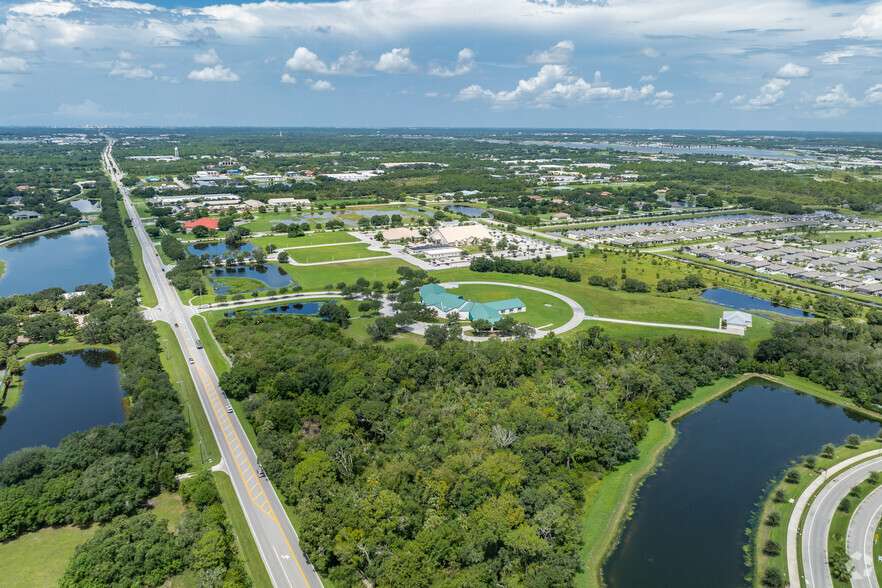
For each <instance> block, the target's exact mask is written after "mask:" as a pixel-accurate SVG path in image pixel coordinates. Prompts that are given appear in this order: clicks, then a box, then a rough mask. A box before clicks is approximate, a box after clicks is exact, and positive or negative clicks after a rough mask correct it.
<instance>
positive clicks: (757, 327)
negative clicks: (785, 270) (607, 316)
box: [564, 316, 774, 349]
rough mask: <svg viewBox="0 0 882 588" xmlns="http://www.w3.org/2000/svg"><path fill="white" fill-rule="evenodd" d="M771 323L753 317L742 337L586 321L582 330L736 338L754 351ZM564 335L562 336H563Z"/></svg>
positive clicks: (631, 335) (644, 336)
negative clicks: (591, 328) (751, 324)
mask: <svg viewBox="0 0 882 588" xmlns="http://www.w3.org/2000/svg"><path fill="white" fill-rule="evenodd" d="M773 324H774V322H773V321H770V320H768V319H765V318H762V317H758V316H754V317H753V326H752V327H750V328H748V329H747V330H746V331H745V333H744V335H743V336H738V335H736V334H734V333H713V332H710V331H692V330H688V329H676V328H669V327H653V326H648V325H628V324H623V323H608V322H605V321H593V320H591V319H586V320H585V321H583V322H582V328H584V329H587V328H590V327H593V326H597V327H600V328H601V329H603V330H604V331H605V332H606V333H607V334H608V335H609V336H610V337H613V338H626V339H630V338H635V337H640V338H642V339H649V338H658V337H668V336H670V335H677V336H678V337H701V338H709V339H715V340H724V339H732V338H737V339H738V340H739V341H741V342H742V343H744V344H745V345H746V346H747V347H748V349H754V348H755V347H756V346H757V345H758V344H759V342H760V341H762V340H764V339H768V338H769V335H770V334H771V332H772V325H773ZM565 335H566V334H564V336H565Z"/></svg>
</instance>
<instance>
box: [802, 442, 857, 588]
mask: <svg viewBox="0 0 882 588" xmlns="http://www.w3.org/2000/svg"><path fill="white" fill-rule="evenodd" d="M872 453H873V451H866V452H864V453H859V454H858V455H855V456H854V457H850V458H848V459H846V460H845V461H841V462H839V463H837V464H836V465H834V466H832V467H831V468H830V469H828V470H827V476H832V475H834V474H836V473H837V472H840V471H842V470H843V469H845V468H847V467H849V466H851V465H853V464H855V463H857V462H859V461H861V460H862V459H867V457H869V456H870V455H871V454H872ZM825 480H826V478H825V477H824V476H819V477H818V478H817V479H815V480H814V481H813V482H812V483H811V484H809V485H808V486H807V487H806V489H805V490H803V492H802V494H800V495H799V498H797V499H796V504H795V505H794V506H793V513H792V514H791V515H790V522H789V523H788V524H787V540H786V541H785V545H786V548H787V572H788V575H789V577H790V585H791V586H802V582H800V574H799V557H798V556H797V553H798V552H799V547H800V540H799V534H800V532H801V529H800V527H799V522H800V520H801V519H802V512H803V511H804V510H805V507H806V504H808V501H809V498H811V497H812V495H813V494H814V493H815V492H816V491H817V490H818V488H820V487H821V485H823V484H824V481H825Z"/></svg>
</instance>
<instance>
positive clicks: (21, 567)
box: [0, 525, 98, 588]
mask: <svg viewBox="0 0 882 588" xmlns="http://www.w3.org/2000/svg"><path fill="white" fill-rule="evenodd" d="M97 530H98V527H97V525H96V526H93V527H91V528H89V529H80V528H77V527H57V528H55V527H50V528H47V529H42V530H40V531H37V532H35V533H27V534H25V535H22V536H21V537H19V538H18V539H15V540H14V541H10V542H8V543H3V544H2V545H0V578H3V582H2V583H3V586H6V587H7V588H31V587H32V586H57V585H58V581H59V580H60V579H61V576H62V575H63V574H64V570H65V568H67V562H68V560H70V558H71V557H72V556H73V553H74V550H75V549H76V548H77V546H78V545H80V544H82V543H85V542H86V540H88V539H89V538H90V537H91V536H92V535H94V534H95V531H97Z"/></svg>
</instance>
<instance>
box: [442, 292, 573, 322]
mask: <svg viewBox="0 0 882 588" xmlns="http://www.w3.org/2000/svg"><path fill="white" fill-rule="evenodd" d="M447 291H448V292H450V293H451V294H459V295H460V296H462V297H463V298H466V299H468V300H473V301H475V302H493V301H495V300H505V299H507V298H520V299H521V301H522V302H523V303H524V304H525V305H526V306H527V311H526V312H518V313H515V314H513V315H511V316H512V318H514V319H515V320H516V321H518V322H520V323H527V324H529V325H532V326H534V327H543V328H545V329H554V328H556V327H559V326H561V325H562V324H564V323H566V322H567V321H568V320H570V319H571V318H572V317H573V311H572V309H571V308H570V306H569V305H568V304H567V303H565V302H564V301H563V300H560V299H559V298H555V297H554V296H549V295H548V294H543V293H542V292H534V291H533V290H525V289H523V288H512V287H511V286H487V285H483V284H480V285H479V284H471V285H464V286H460V287H459V288H450V289H448V290H447ZM546 305H550V306H546ZM548 325H550V326H548Z"/></svg>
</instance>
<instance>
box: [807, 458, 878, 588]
mask: <svg viewBox="0 0 882 588" xmlns="http://www.w3.org/2000/svg"><path fill="white" fill-rule="evenodd" d="M864 457H866V456H864ZM879 470H882V457H874V458H870V459H868V460H867V461H864V462H861V463H859V464H856V465H853V466H852V467H850V468H848V469H846V470H845V471H844V472H842V473H841V474H839V475H837V476H836V477H835V478H833V480H831V481H830V482H828V483H827V485H826V486H824V487H823V488H821V491H820V492H819V493H818V495H817V496H816V497H815V500H814V502H812V505H811V507H810V508H809V511H808V514H807V515H806V519H805V526H804V527H803V529H802V565H803V573H804V575H805V585H806V587H807V588H821V587H823V588H832V587H833V577H832V576H831V575H830V568H829V566H828V565H827V555H828V552H827V535H828V534H829V531H830V523H831V521H832V520H833V515H834V514H835V513H836V507H837V506H839V503H840V502H841V501H842V499H843V498H845V497H846V496H848V492H849V491H850V490H851V488H852V486H857V485H858V484H860V483H861V482H863V481H864V480H866V479H867V476H868V475H869V474H870V472H871V471H879Z"/></svg>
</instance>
